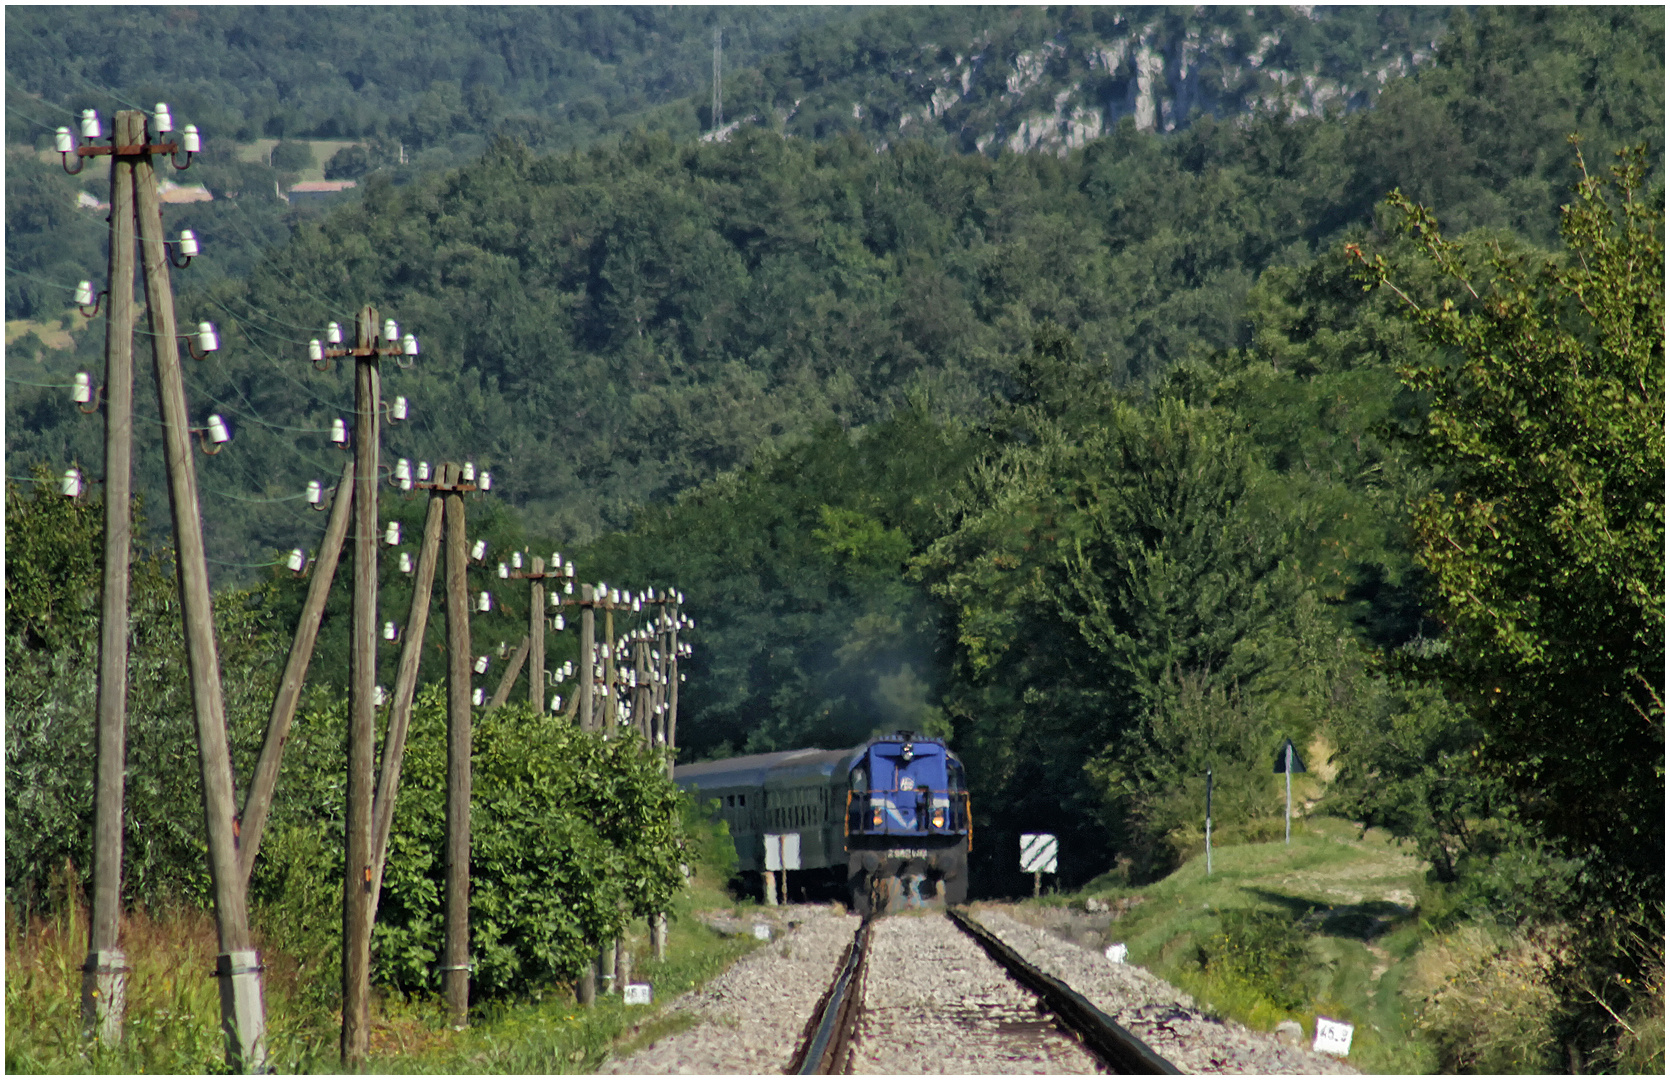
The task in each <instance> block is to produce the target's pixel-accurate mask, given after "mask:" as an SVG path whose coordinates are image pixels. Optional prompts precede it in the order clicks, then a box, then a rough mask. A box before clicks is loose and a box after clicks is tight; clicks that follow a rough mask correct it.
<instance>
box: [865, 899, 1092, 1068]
mask: <svg viewBox="0 0 1670 1080" xmlns="http://www.w3.org/2000/svg"><path fill="white" fill-rule="evenodd" d="M863 990H864V997H863V1006H864V1009H863V1012H862V1014H861V1018H860V1020H859V1026H858V1037H857V1039H856V1045H855V1047H854V1051H853V1057H852V1066H851V1069H850V1071H851V1072H852V1073H854V1074H882V1075H905V1076H909V1075H921V1074H946V1073H951V1074H959V1073H960V1074H966V1073H975V1074H982V1075H992V1074H1000V1073H1011V1074H1012V1073H1025V1074H1071V1073H1077V1074H1084V1073H1098V1072H1102V1071H1103V1070H1102V1068H1101V1066H1100V1063H1099V1062H1098V1061H1097V1059H1096V1058H1095V1057H1094V1056H1093V1055H1092V1054H1090V1052H1089V1051H1087V1050H1085V1049H1084V1047H1083V1046H1081V1045H1080V1044H1079V1043H1078V1042H1077V1041H1075V1040H1074V1039H1072V1038H1071V1037H1069V1036H1067V1035H1065V1034H1063V1033H1062V1032H1061V1031H1059V1030H1058V1029H1057V1028H1056V1026H1055V1024H1054V1022H1053V1021H1052V1020H1051V1019H1050V1017H1049V1016H1048V1015H1047V1014H1041V1013H1040V1012H1039V1008H1038V997H1037V995H1036V994H1034V993H1032V992H1031V991H1029V990H1027V989H1026V988H1024V987H1022V986H1020V985H1019V984H1017V983H1016V982H1015V981H1014V980H1013V979H1011V978H1010V977H1009V976H1008V975H1007V974H1006V973H1005V972H1004V971H1003V969H1002V968H1001V967H999V966H998V965H997V963H996V962H995V961H993V960H992V959H991V958H990V957H988V956H987V955H986V953H985V951H984V950H983V949H981V948H980V946H979V945H978V944H976V943H975V942H974V941H973V940H972V939H970V938H969V937H968V935H967V934H964V933H963V932H962V931H961V930H959V929H957V928H956V927H955V926H954V925H952V923H951V921H950V920H949V919H947V918H945V917H944V915H943V914H940V913H938V912H933V913H929V914H923V915H919V916H917V915H898V916H894V917H892V918H888V919H882V920H880V921H878V922H877V923H876V924H875V927H874V929H873V931H872V939H871V943H870V955H869V961H868V965H867V970H866V972H865V975H864V987H863Z"/></svg>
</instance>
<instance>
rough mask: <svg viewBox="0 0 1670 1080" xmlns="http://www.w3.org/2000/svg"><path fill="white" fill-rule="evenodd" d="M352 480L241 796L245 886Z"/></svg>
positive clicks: (334, 509)
mask: <svg viewBox="0 0 1670 1080" xmlns="http://www.w3.org/2000/svg"><path fill="white" fill-rule="evenodd" d="M353 479H354V463H353V462H351V461H350V462H348V463H347V464H345V465H343V466H342V478H341V479H340V480H338V481H337V485H336V497H335V498H334V499H332V500H331V516H330V521H329V523H328V524H326V526H325V539H324V542H323V543H322V544H321V545H320V547H319V554H318V556H317V557H315V558H314V560H313V580H312V581H310V582H309V583H308V586H307V600H306V602H305V603H303V604H302V614H301V619H300V621H299V622H298V623H297V624H296V636H295V639H294V640H293V641H292V642H291V643H290V657H289V659H288V660H287V661H286V662H285V664H284V674H283V675H282V676H281V677H280V678H279V681H278V690H277V691H276V692H274V694H273V707H272V713H271V715H270V716H269V717H268V720H267V737H266V739H265V740H263V741H262V743H261V756H260V758H258V759H257V760H256V762H255V776H254V777H253V778H252V779H251V780H250V783H249V793H248V794H247V795H245V796H244V812H243V818H242V829H241V835H240V836H239V838H238V872H239V873H241V874H242V875H243V877H244V881H245V882H248V881H249V874H250V871H251V870H253V869H254V868H255V856H256V855H257V854H258V853H259V852H260V850H261V835H262V833H263V832H265V830H266V826H267V815H268V813H269V812H271V810H272V804H273V794H274V792H275V791H276V790H277V788H278V767H279V765H280V764H282V762H283V759H284V744H285V741H286V740H287V739H289V737H290V725H291V723H292V722H293V721H294V720H295V718H296V706H297V705H298V704H299V703H300V701H301V693H302V684H303V683H304V682H305V681H306V680H307V666H308V662H309V661H311V660H312V659H313V645H314V642H316V641H317V640H318V637H319V620H320V619H321V618H322V617H323V615H324V613H325V602H326V601H327V600H329V599H330V591H331V583H332V581H334V580H335V578H336V565H337V561H338V560H339V559H340V558H341V557H342V541H343V540H344V539H345V538H346V537H347V535H348V518H349V511H350V510H351V508H352V505H353V493H354V485H353Z"/></svg>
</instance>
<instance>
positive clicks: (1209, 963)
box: [1200, 909, 1310, 1009]
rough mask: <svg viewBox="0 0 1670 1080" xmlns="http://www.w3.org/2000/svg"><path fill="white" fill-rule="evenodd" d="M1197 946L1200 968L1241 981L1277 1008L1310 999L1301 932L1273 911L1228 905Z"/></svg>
mask: <svg viewBox="0 0 1670 1080" xmlns="http://www.w3.org/2000/svg"><path fill="white" fill-rule="evenodd" d="M1218 919H1219V923H1220V928H1219V930H1218V932H1217V933H1216V934H1213V935H1212V936H1211V937H1210V938H1208V939H1207V940H1206V943H1205V944H1204V945H1203V946H1201V950H1200V952H1201V957H1200V960H1201V967H1203V968H1204V969H1205V970H1206V971H1207V973H1208V974H1211V975H1213V976H1216V977H1217V978H1218V979H1220V980H1221V981H1224V982H1228V983H1240V984H1241V985H1243V986H1245V987H1247V988H1248V989H1251V990H1254V991H1256V992H1257V993H1258V994H1260V995H1261V996H1263V997H1265V998H1268V999H1269V1000H1270V1001H1271V1002H1273V1003H1274V1004H1276V1005H1277V1006H1278V1007H1280V1008H1282V1009H1297V1008H1299V1007H1300V1006H1301V1005H1304V1004H1305V1003H1306V1002H1307V1001H1309V1000H1310V991H1309V990H1308V988H1307V987H1306V985H1305V976H1306V973H1307V969H1308V966H1309V952H1308V949H1307V946H1306V938H1305V932H1304V930H1303V929H1301V928H1300V926H1299V925H1298V924H1297V923H1296V922H1294V921H1293V920H1292V919H1290V918H1288V917H1287V916H1286V915H1284V914H1282V913H1281V912H1278V911H1260V910H1242V909H1236V910H1230V911H1224V912H1221V913H1220V914H1219V916H1218Z"/></svg>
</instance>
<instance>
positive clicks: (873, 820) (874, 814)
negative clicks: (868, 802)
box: [870, 806, 882, 829]
mask: <svg viewBox="0 0 1670 1080" xmlns="http://www.w3.org/2000/svg"><path fill="white" fill-rule="evenodd" d="M881 815H882V809H881V807H879V806H878V807H876V808H875V809H874V810H871V811H870V824H871V825H872V826H873V827H875V828H877V829H879V828H881Z"/></svg>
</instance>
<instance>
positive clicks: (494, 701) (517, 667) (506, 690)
mask: <svg viewBox="0 0 1670 1080" xmlns="http://www.w3.org/2000/svg"><path fill="white" fill-rule="evenodd" d="M527 661H528V637H527V635H526V634H524V635H523V636H522V640H521V641H519V642H517V644H516V649H515V650H514V651H513V652H512V653H511V654H510V659H509V660H508V661H506V662H505V666H504V674H502V675H500V676H499V688H498V689H497V690H495V691H493V696H492V698H490V699H489V700H488V702H487V711H489V712H491V711H493V710H494V709H496V708H498V707H499V706H500V705H503V704H504V703H505V702H506V701H509V700H510V690H511V687H513V686H514V685H515V684H516V676H518V675H520V674H522V665H523V664H525V663H527Z"/></svg>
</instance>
